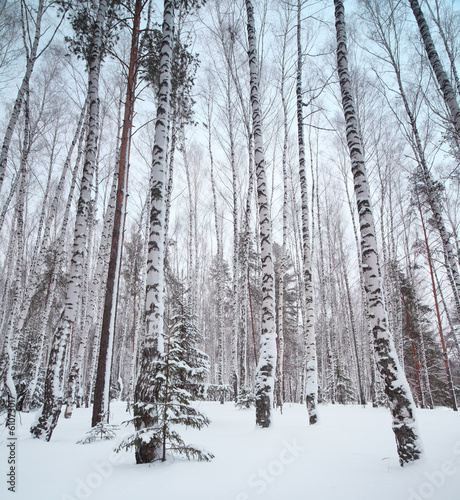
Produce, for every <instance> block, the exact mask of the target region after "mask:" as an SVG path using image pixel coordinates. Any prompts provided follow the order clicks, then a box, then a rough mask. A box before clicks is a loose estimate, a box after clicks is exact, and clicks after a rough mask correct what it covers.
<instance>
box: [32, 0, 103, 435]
mask: <svg viewBox="0 0 460 500" xmlns="http://www.w3.org/2000/svg"><path fill="white" fill-rule="evenodd" d="M106 12H107V1H106V0H100V2H99V6H98V11H97V17H96V23H95V28H94V35H93V43H92V49H91V54H90V57H89V61H88V67H89V71H88V105H89V121H88V132H87V137H86V149H85V161H84V165H83V174H82V180H81V185H80V197H79V200H78V206H77V215H76V219H75V230H74V242H73V249H72V260H71V264H70V272H69V281H68V283H67V290H66V299H65V305H64V310H63V312H62V314H61V318H60V320H59V323H58V326H57V328H56V331H55V333H54V336H53V344H52V347H51V352H50V356H49V360H48V368H47V372H46V378H45V394H44V406H43V409H42V412H41V414H40V416H39V418H38V422H37V423H36V424H35V425H34V426H33V427H32V428H31V433H32V434H33V436H34V437H36V438H40V439H44V440H45V441H49V440H50V439H51V436H52V433H53V430H54V428H55V427H56V425H57V422H58V419H59V415H60V412H61V405H62V392H61V383H62V377H63V368H64V361H65V353H66V346H67V342H68V339H69V338H70V336H71V333H72V330H73V326H74V323H75V319H76V314H77V310H78V303H79V299H80V290H81V285H82V279H83V276H82V271H83V266H84V259H85V250H86V240H87V226H88V216H89V213H90V209H91V188H92V182H93V175H94V170H95V164H96V150H97V140H98V132H99V124H98V122H99V76H100V68H101V62H102V34H103V26H104V21H105V17H106Z"/></svg>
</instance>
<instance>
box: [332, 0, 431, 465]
mask: <svg viewBox="0 0 460 500" xmlns="http://www.w3.org/2000/svg"><path fill="white" fill-rule="evenodd" d="M334 5H335V21H336V30H337V66H338V74H339V80H340V89H341V93H342V105H343V111H344V117H345V122H346V135H347V142H348V148H349V151H350V159H351V163H352V173H353V179H354V186H355V196H356V202H357V207H358V214H359V222H360V232H361V247H362V253H361V256H362V266H363V271H364V282H365V287H366V294H367V298H368V304H369V317H370V322H371V328H372V332H373V335H374V341H375V350H376V354H377V363H378V368H379V372H380V374H381V376H382V378H383V380H384V383H385V394H386V395H387V397H388V401H389V404H390V410H391V413H392V416H393V432H394V433H395V437H396V444H397V450H398V455H399V462H400V464H401V465H404V464H406V463H409V462H412V461H414V460H417V459H418V458H420V455H421V445H420V441H419V438H418V431H417V429H416V422H415V417H414V403H413V400H412V396H411V394H410V389H409V387H408V384H407V381H406V378H405V375H404V373H403V372H402V371H401V368H400V366H399V363H398V359H397V356H396V352H395V347H394V342H393V338H392V335H391V332H390V331H389V330H388V326H387V325H388V320H387V313H386V311H385V307H384V302H383V294H382V288H381V274H380V265H379V262H378V253H377V241H376V237H375V223H374V217H373V214H372V207H371V201H370V192H369V184H368V180H367V172H366V166H365V162H364V157H363V153H362V145H361V139H360V137H359V134H358V123H357V119H356V110H355V109H356V108H355V103H354V98H353V93H352V88H351V81H350V75H349V72H348V50H347V45H346V30H345V16H344V8H343V0H334Z"/></svg>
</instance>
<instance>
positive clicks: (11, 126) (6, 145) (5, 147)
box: [0, 0, 45, 191]
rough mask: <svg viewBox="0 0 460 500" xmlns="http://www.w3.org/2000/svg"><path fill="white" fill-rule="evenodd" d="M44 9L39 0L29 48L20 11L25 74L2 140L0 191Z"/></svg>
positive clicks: (33, 61)
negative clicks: (24, 51) (24, 53)
mask: <svg viewBox="0 0 460 500" xmlns="http://www.w3.org/2000/svg"><path fill="white" fill-rule="evenodd" d="M44 7H45V0H39V2H38V6H37V17H36V18H35V19H34V23H33V24H34V27H35V32H34V37H33V42H32V44H31V46H30V48H29V46H28V45H27V42H26V30H27V31H28V29H29V26H28V25H27V27H26V25H25V23H26V20H25V19H24V17H25V16H24V10H23V9H22V16H21V17H22V29H23V39H24V48H25V50H26V72H25V75H24V77H23V79H22V83H21V86H20V87H19V90H18V94H17V96H16V101H15V103H14V107H13V111H12V113H11V116H10V119H9V122H8V126H7V128H6V133H5V137H4V138H3V144H2V151H1V153H0V191H1V189H2V185H3V179H4V178H5V171H6V164H7V161H8V152H9V149H10V144H11V139H12V137H13V133H14V130H15V128H16V124H17V122H18V119H19V114H20V113H21V108H22V104H23V101H24V94H25V93H26V92H27V91H28V89H29V82H30V77H31V75H32V72H33V70H34V65H35V61H36V60H37V52H38V44H39V43H40V38H41V24H42V17H43V12H44Z"/></svg>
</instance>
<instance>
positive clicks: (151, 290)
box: [135, 0, 175, 463]
mask: <svg viewBox="0 0 460 500" xmlns="http://www.w3.org/2000/svg"><path fill="white" fill-rule="evenodd" d="M174 14H175V13H174V2H172V1H171V0H164V14H163V30H162V31H163V37H162V44H161V58H160V88H159V97H158V109H157V119H156V124H155V139H154V147H153V162H152V172H151V179H150V233H149V243H148V256H147V282H146V301H145V302H146V303H145V308H146V315H145V334H144V339H143V345H142V351H141V359H140V370H139V377H138V379H137V383H136V390H135V415H136V416H137V417H138V418H137V420H136V424H135V427H136V430H141V429H143V428H146V427H151V426H153V425H155V422H156V418H157V409H156V405H155V370H154V367H153V363H154V361H155V360H156V359H157V356H158V355H159V354H162V353H163V352H164V342H163V324H164V318H163V316H164V242H165V208H166V207H165V191H166V173H167V162H166V155H167V148H168V137H167V132H168V128H169V118H170V117H169V109H170V92H171V58H172V50H173V31H174V22H175V20H174ZM147 405H148V406H147ZM159 454H160V450H159V449H157V448H156V446H155V444H154V443H142V444H141V445H140V446H137V447H136V462H137V463H150V462H152V461H154V460H156V459H157V458H159V456H160V455H159Z"/></svg>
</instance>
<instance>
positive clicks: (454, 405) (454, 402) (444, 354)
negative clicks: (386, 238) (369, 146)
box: [418, 204, 458, 411]
mask: <svg viewBox="0 0 460 500" xmlns="http://www.w3.org/2000/svg"><path fill="white" fill-rule="evenodd" d="M418 210H419V213H420V220H421V222H422V228H423V236H424V237H425V247H426V255H427V259H428V266H429V268H430V277H431V286H432V289H433V298H434V306H435V310H436V319H437V320H438V328H439V337H440V338H441V347H442V357H443V359H444V367H445V369H446V376H447V384H448V386H449V390H450V395H451V398H452V408H453V410H454V411H458V407H457V398H456V396H455V386H454V382H453V379H452V372H451V369H450V363H449V357H448V356H447V348H446V342H445V340H444V332H443V329H442V321H441V313H440V312H439V304H438V294H437V293H436V283H435V281H434V273H433V261H432V259H431V251H430V246H429V245H428V236H427V232H426V227H425V221H424V220H423V214H422V207H421V206H420V204H419V205H418Z"/></svg>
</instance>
